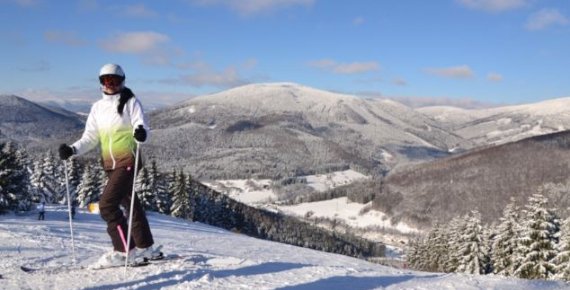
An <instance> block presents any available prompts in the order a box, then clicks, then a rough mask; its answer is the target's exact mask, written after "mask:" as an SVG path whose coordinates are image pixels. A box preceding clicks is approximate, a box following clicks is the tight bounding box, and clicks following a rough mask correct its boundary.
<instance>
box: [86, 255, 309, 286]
mask: <svg viewBox="0 0 570 290" xmlns="http://www.w3.org/2000/svg"><path fill="white" fill-rule="evenodd" d="M309 266H311V265H309V264H298V263H281V262H271V263H264V264H259V265H252V266H247V267H243V268H238V269H228V270H220V271H215V270H209V269H204V268H199V269H196V270H186V271H169V272H165V273H162V274H159V275H153V276H148V277H144V278H142V279H140V280H134V281H129V282H123V283H118V284H107V285H102V286H97V287H91V288H84V289H86V290H103V289H114V288H121V287H129V286H135V285H137V286H138V284H143V285H141V287H137V289H148V290H150V289H158V288H161V287H168V286H173V285H177V284H180V283H183V282H188V281H194V280H198V279H200V278H202V277H204V276H205V275H208V274H209V275H210V276H211V278H212V279H216V278H218V279H219V278H225V277H229V276H251V275H261V274H270V273H277V272H283V271H289V270H293V269H300V268H303V267H309ZM165 279H166V281H165ZM155 281H156V283H155ZM158 281H161V282H158Z"/></svg>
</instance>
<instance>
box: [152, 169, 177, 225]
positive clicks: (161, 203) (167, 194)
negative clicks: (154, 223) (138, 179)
mask: <svg viewBox="0 0 570 290" xmlns="http://www.w3.org/2000/svg"><path fill="white" fill-rule="evenodd" d="M150 176H151V180H152V182H151V183H153V184H154V188H155V193H156V209H157V210H158V212H160V213H163V214H170V208H171V206H172V194H171V193H172V192H173V190H171V189H172V188H174V180H175V179H176V172H175V171H174V172H173V173H172V175H168V176H165V177H164V178H163V177H162V175H161V174H160V173H159V172H158V169H157V168H156V162H155V161H154V160H153V162H152V165H151V167H150Z"/></svg>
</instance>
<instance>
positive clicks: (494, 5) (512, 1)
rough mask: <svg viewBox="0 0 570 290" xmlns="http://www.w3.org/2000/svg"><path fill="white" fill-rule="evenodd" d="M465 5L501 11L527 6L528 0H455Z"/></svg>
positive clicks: (490, 10) (489, 10)
mask: <svg viewBox="0 0 570 290" xmlns="http://www.w3.org/2000/svg"><path fill="white" fill-rule="evenodd" d="M456 1H457V2H459V3H460V4H462V5H463V6H465V7H468V8H471V9H476V10H483V11H488V12H501V11H507V10H512V9H517V8H520V7H524V6H527V5H528V4H529V1H530V0H456Z"/></svg>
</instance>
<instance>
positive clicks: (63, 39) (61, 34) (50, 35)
mask: <svg viewBox="0 0 570 290" xmlns="http://www.w3.org/2000/svg"><path fill="white" fill-rule="evenodd" d="M44 39H45V40H47V41H49V42H55V43H61V44H65V45H69V46H83V45H86V44H87V42H86V41H85V40H83V39H81V38H80V37H78V36H77V35H76V34H75V33H74V32H71V31H58V30H49V31H46V32H44Z"/></svg>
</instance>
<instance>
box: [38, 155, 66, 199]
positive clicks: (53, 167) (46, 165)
mask: <svg viewBox="0 0 570 290" xmlns="http://www.w3.org/2000/svg"><path fill="white" fill-rule="evenodd" d="M42 170H43V171H44V185H45V190H46V191H48V192H49V196H51V200H50V202H53V203H60V204H62V203H63V202H64V201H65V199H64V196H65V194H64V192H65V187H64V186H65V183H64V182H65V176H64V174H65V172H64V171H63V164H61V163H60V162H56V160H55V158H54V156H53V154H52V153H51V152H47V153H46V155H45V156H44V158H43V164H42Z"/></svg>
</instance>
